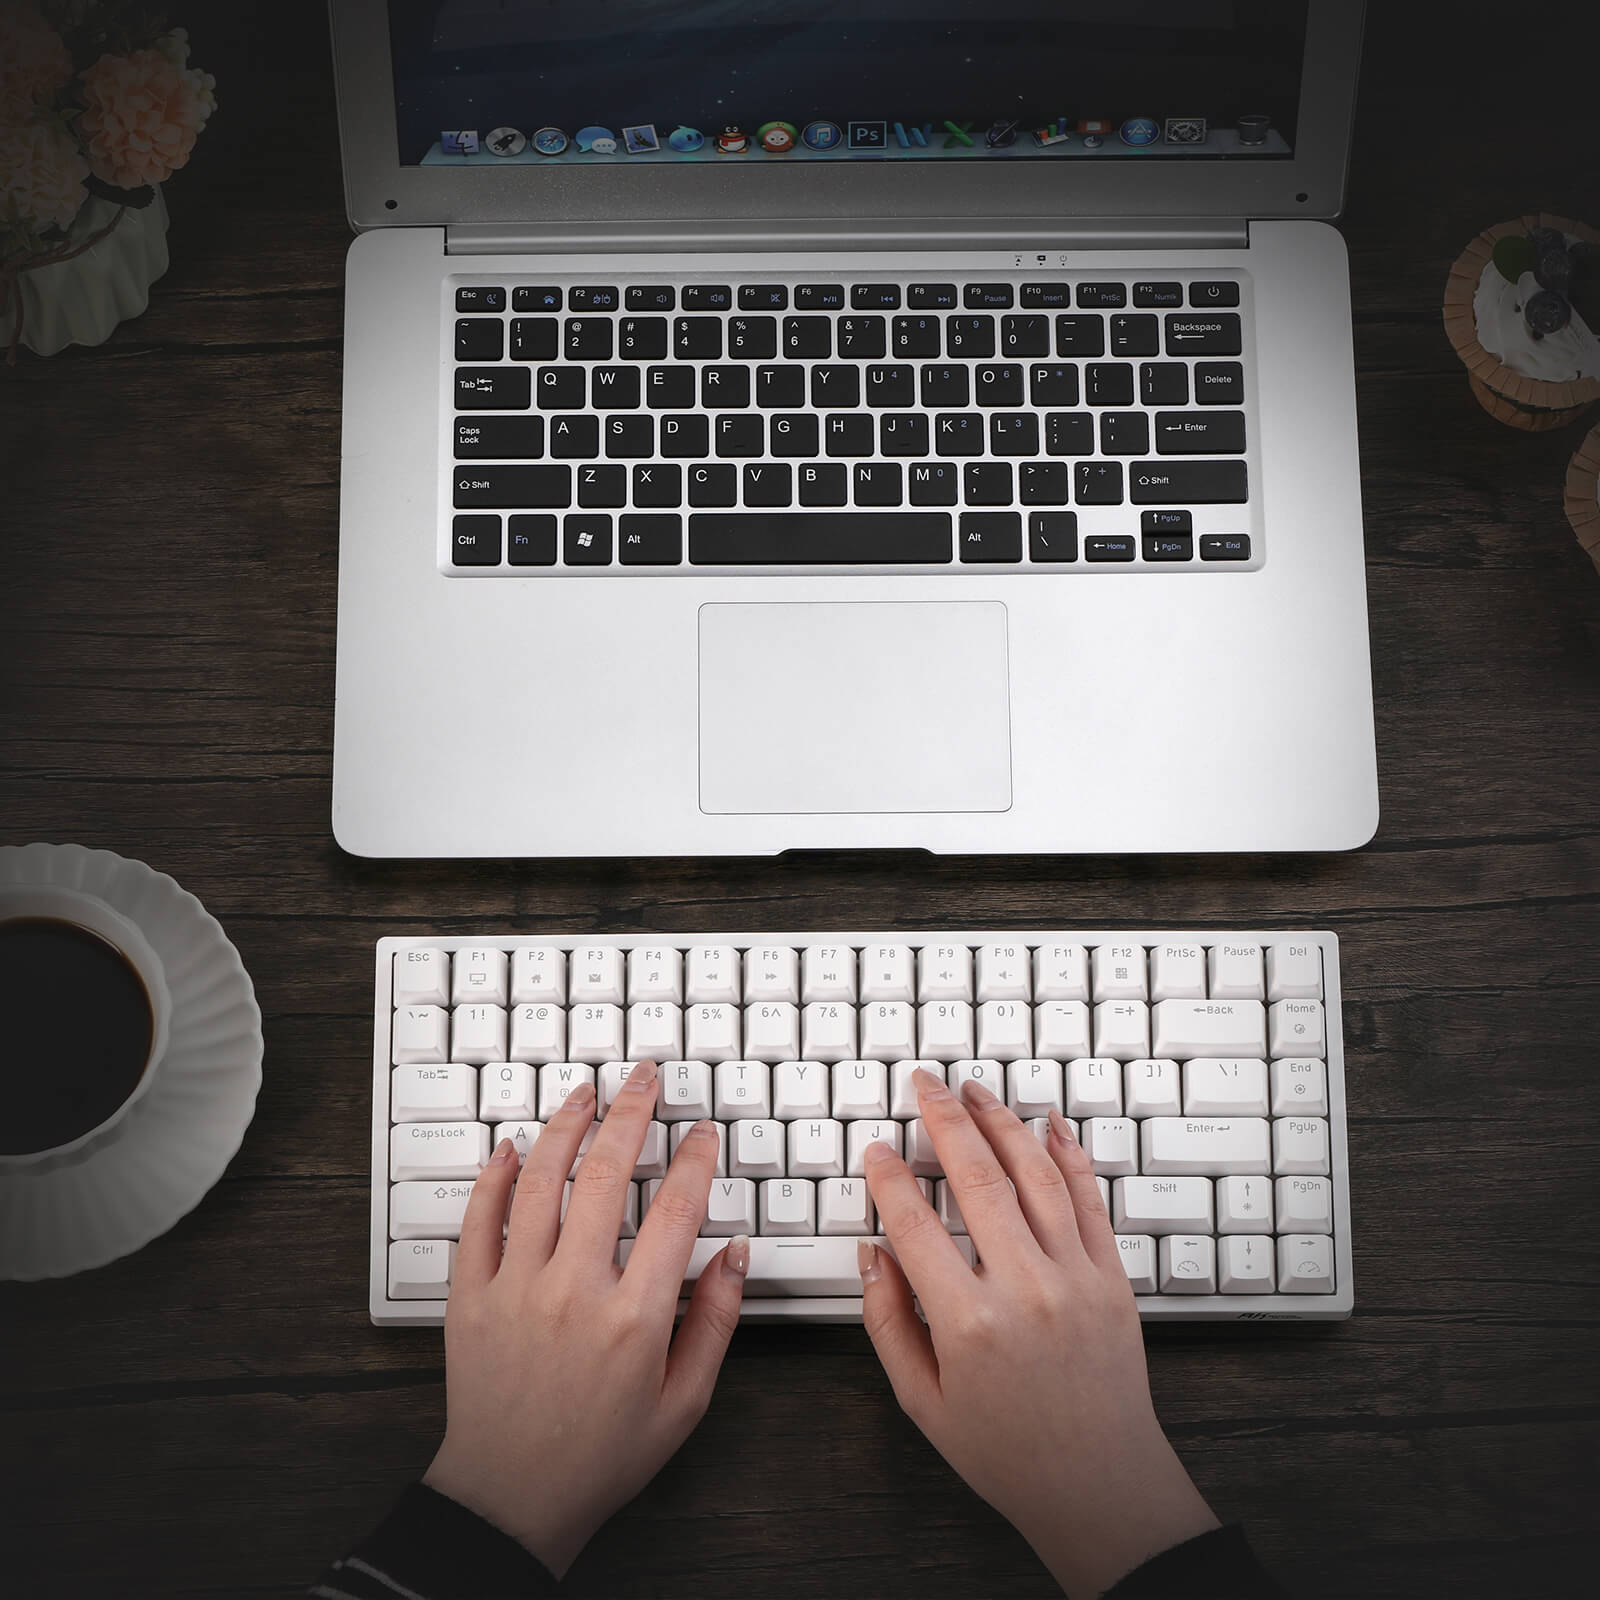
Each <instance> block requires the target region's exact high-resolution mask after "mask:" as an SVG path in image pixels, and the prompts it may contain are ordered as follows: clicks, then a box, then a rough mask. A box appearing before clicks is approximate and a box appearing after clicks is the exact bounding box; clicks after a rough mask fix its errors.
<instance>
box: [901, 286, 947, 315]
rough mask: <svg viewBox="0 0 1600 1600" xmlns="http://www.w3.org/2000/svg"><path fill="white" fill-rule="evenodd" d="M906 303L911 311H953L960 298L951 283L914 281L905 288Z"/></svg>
mask: <svg viewBox="0 0 1600 1600" xmlns="http://www.w3.org/2000/svg"><path fill="white" fill-rule="evenodd" d="M906 304H907V305H908V306H909V307H910V308H911V309H912V310H913V311H954V310H955V308H956V307H957V305H959V304H960V298H959V296H958V295H957V293H956V286H955V285H954V284H953V283H914V284H912V285H911V287H910V288H909V289H907V290H906Z"/></svg>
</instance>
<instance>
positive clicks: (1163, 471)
mask: <svg viewBox="0 0 1600 1600" xmlns="http://www.w3.org/2000/svg"><path fill="white" fill-rule="evenodd" d="M1128 476H1129V482H1130V483H1131V484H1132V486H1133V503H1134V504H1135V505H1146V506H1147V505H1172V504H1174V503H1176V504H1178V505H1185V504H1187V505H1224V504H1236V503H1238V502H1239V501H1241V500H1248V499H1249V498H1250V486H1249V482H1248V474H1247V472H1246V470H1245V464H1244V462H1242V461H1163V462H1155V461H1142V462H1140V463H1139V464H1138V465H1137V466H1132V467H1130V468H1129V469H1128Z"/></svg>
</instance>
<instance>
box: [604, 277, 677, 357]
mask: <svg viewBox="0 0 1600 1600" xmlns="http://www.w3.org/2000/svg"><path fill="white" fill-rule="evenodd" d="M629 292H630V293H631V292H632V291H631V290H630V291H629ZM668 293H669V294H670V293H671V291H670V290H669V291H668ZM617 354H618V355H619V356H621V357H622V358H623V359H624V360H625V361H662V360H665V359H666V354H667V319H666V318H665V317H624V318H623V319H622V321H621V322H619V323H618V324H617Z"/></svg>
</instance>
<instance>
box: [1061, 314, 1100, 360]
mask: <svg viewBox="0 0 1600 1600" xmlns="http://www.w3.org/2000/svg"><path fill="white" fill-rule="evenodd" d="M1105 353H1106V319H1105V318H1104V317H1057V318H1056V354H1057V355H1058V356H1103V355H1104V354H1105Z"/></svg>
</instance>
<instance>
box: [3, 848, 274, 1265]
mask: <svg viewBox="0 0 1600 1600" xmlns="http://www.w3.org/2000/svg"><path fill="white" fill-rule="evenodd" d="M15 884H30V885H32V884H56V885H59V886H61V887H63V888H68V889H77V890H80V891H81V892H82V893H84V894H92V895H98V896H99V897H100V898H101V899H102V900H104V901H105V902H106V903H107V904H108V905H110V906H111V907H113V908H114V909H115V910H117V911H120V912H121V913H122V914H123V916H125V917H126V918H127V919H128V920H129V921H130V922H132V923H134V924H135V926H137V927H138V929H139V930H140V932H142V933H143V934H144V936H145V938H146V939H147V940H148V941H149V942H150V945H151V947H152V948H153V949H154V950H155V952H156V954H157V955H158V956H159V957H160V958H161V965H162V967H163V969H164V971H165V974H166V980H167V986H168V988H169V989H170V990H171V993H172V1024H171V1032H170V1035H169V1038H168V1044H167V1053H166V1055H165V1057H164V1058H163V1059H162V1062H161V1065H160V1066H159V1068H158V1069H157V1072H156V1077H155V1080H154V1082H153V1083H152V1084H151V1086H150V1090H149V1092H148V1093H147V1094H146V1095H145V1096H144V1098H143V1099H142V1100H141V1101H140V1102H139V1103H138V1104H137V1105H136V1106H135V1107H134V1108H133V1110H132V1111H130V1112H129V1113H128V1116H127V1117H126V1119H125V1120H124V1121H123V1122H122V1123H121V1124H120V1125H119V1126H118V1128H117V1129H116V1131H115V1133H114V1134H113V1135H112V1137H111V1138H110V1139H109V1140H108V1141H107V1142H106V1143H105V1144H103V1145H100V1146H97V1147H95V1148H94V1149H93V1150H91V1151H89V1152H88V1153H86V1154H85V1155H84V1156H83V1157H82V1158H81V1159H80V1160H78V1161H76V1162H74V1163H72V1164H71V1165H68V1166H63V1167H56V1168H52V1169H51V1170H49V1171H46V1172H29V1171H27V1170H26V1169H22V1170H20V1171H17V1172H12V1173H6V1174H4V1175H0V1278H17V1279H24V1280H31V1279H35V1278H64V1277H66V1276H68V1275H69V1274H71V1273H74V1272H83V1271H86V1270H87V1269H88V1268H90V1267H101V1266H104V1265H105V1264H106V1263H107V1262H108V1261H115V1260H116V1259H117V1258H118V1257H120V1256H125V1255H131V1254H132V1253H133V1252H134V1251H135V1250H138V1249H140V1248H141V1247H142V1246H144V1245H147V1244H148V1243H149V1242H150V1241H151V1240H152V1239H154V1238H155V1237H156V1236H157V1235H158V1234H162V1233H165V1232H166V1231H167V1229H168V1228H170V1227H172V1225H173V1224H174V1223H175V1222H177V1221H178V1220H179V1219H180V1218H182V1217H185V1216H187V1215H188V1214H189V1212H191V1211H192V1210H194V1208H195V1207H196V1206H197V1205H198V1204H199V1203H200V1201H201V1200H202V1199H203V1198H204V1197H205V1195H206V1193H207V1191H208V1190H209V1189H210V1188H211V1186H212V1185H213V1184H214V1183H215V1182H216V1181H217V1179H218V1178H220V1177H221V1176H222V1174H223V1172H224V1170H225V1169H226V1167H227V1165H228V1163H229V1162H230V1161H231V1160H232V1159H233V1157H234V1154H235V1152H236V1151H237V1150H238V1148H239V1145H240V1142H241V1141H242V1140H243V1138H244V1131H245V1129H246V1128H248V1127H249V1126H250V1118H251V1116H252V1115H253V1114H254V1112H255V1105H256V1093H257V1091H258V1090H259V1089H260V1087H261V1054H262V1038H261V1009H260V1007H259V1006H258V1005H257V1004H256V997H255V989H254V986H253V985H252V984H251V982H250V976H249V974H248V973H247V972H246V971H245V970H244V964H243V962H241V961H240V960H239V952H238V951H237V950H235V949H234V948H233V946H232V945H231V944H230V943H229V942H228V936H227V935H226V934H225V933H224V932H223V931H222V927H221V925H220V924H219V923H218V922H217V919H216V918H215V917H213V916H212V915H211V914H210V913H209V912H208V911H207V910H206V908H205V907H204V906H203V905H201V904H200V902H199V901H198V900H196V899H195V897H194V896H193V895H192V894H190V893H189V892H188V890H186V889H181V888H179V886H178V885H177V884H176V883H175V882H174V881H173V880H172V879H171V878H169V877H168V876H167V875H166V874H165V873H164V872H156V871H154V870H153V869H152V868H150V867H147V866H146V865H145V864H144V862H142V861H129V860H127V859H126V858H124V857H123V856H119V855H113V854H112V852H111V851H109V850H87V849H85V848H84V847H83V846H82V845H76V844H30V845H24V846H20V847H18V846H7V847H4V848H0V886H9V885H15Z"/></svg>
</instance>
